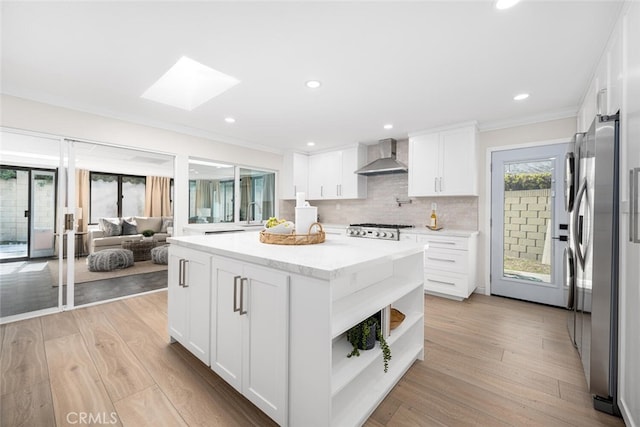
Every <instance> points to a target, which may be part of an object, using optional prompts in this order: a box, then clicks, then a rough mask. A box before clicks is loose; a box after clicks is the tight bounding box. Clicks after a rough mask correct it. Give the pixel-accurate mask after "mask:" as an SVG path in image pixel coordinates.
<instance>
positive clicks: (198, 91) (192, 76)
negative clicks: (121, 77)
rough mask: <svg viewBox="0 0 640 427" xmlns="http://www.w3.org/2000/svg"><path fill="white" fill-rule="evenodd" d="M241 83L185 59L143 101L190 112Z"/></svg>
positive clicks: (147, 93) (145, 94) (144, 95)
mask: <svg viewBox="0 0 640 427" xmlns="http://www.w3.org/2000/svg"><path fill="white" fill-rule="evenodd" d="M238 83H240V80H238V79H236V78H235V77H232V76H228V75H226V74H224V73H221V72H220V71H216V70H214V69H213V68H209V67H207V66H206V65H203V64H201V63H199V62H197V61H194V60H193V59H190V58H187V57H186V56H183V57H182V58H180V59H179V60H178V62H176V63H175V64H174V65H173V67H171V68H170V69H169V71H167V72H166V73H164V75H163V76H162V77H160V78H159V79H158V81H157V82H155V83H154V84H153V85H151V87H150V88H149V89H147V90H146V91H145V92H144V93H143V94H142V98H145V99H149V100H151V101H155V102H160V103H162V104H167V105H171V106H172V107H177V108H182V109H184V110H187V111H191V110H193V109H194V108H196V107H198V106H200V105H202V104H204V103H205V102H207V101H208V100H210V99H211V98H213V97H215V96H218V95H220V94H221V93H223V92H224V91H226V90H228V89H230V88H232V87H233V86H235V85H237V84H238Z"/></svg>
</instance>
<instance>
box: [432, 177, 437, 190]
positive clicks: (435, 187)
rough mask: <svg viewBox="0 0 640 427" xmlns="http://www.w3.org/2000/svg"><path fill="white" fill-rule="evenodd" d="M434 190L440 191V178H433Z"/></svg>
mask: <svg viewBox="0 0 640 427" xmlns="http://www.w3.org/2000/svg"><path fill="white" fill-rule="evenodd" d="M433 192H434V193H437V192H438V178H437V177H436V178H433Z"/></svg>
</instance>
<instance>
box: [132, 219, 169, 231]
mask: <svg viewBox="0 0 640 427" xmlns="http://www.w3.org/2000/svg"><path fill="white" fill-rule="evenodd" d="M133 219H134V220H135V221H136V224H138V230H140V232H143V231H144V230H153V231H154V232H155V233H159V232H160V228H161V227H162V218H161V217H159V216H148V217H144V216H136V217H134V218H133Z"/></svg>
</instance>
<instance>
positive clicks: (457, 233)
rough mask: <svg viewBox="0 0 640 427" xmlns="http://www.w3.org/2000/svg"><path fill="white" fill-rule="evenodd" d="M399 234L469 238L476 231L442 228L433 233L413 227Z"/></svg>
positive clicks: (426, 229) (424, 228)
mask: <svg viewBox="0 0 640 427" xmlns="http://www.w3.org/2000/svg"><path fill="white" fill-rule="evenodd" d="M400 233H401V234H402V233H411V234H428V235H431V236H451V237H470V236H473V235H475V234H478V231H476V230H453V229H449V228H443V229H442V230H438V231H433V230H429V229H428V228H427V227H414V228H403V229H402V230H400Z"/></svg>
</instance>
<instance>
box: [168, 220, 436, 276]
mask: <svg viewBox="0 0 640 427" xmlns="http://www.w3.org/2000/svg"><path fill="white" fill-rule="evenodd" d="M167 241H168V242H170V243H171V244H175V245H180V246H184V247H186V248H191V249H196V250H200V251H203V252H208V253H211V254H213V255H221V256H226V257H229V258H234V259H237V260H240V261H246V262H250V263H253V264H257V265H262V266H265V267H270V268H275V269H278V270H284V271H288V272H291V273H296V274H301V275H304V276H309V277H315V278H318V279H322V280H331V279H335V278H337V277H339V276H342V275H346V274H351V273H354V272H358V271H362V270H365V269H367V268H368V267H370V266H373V265H376V264H378V263H379V262H381V261H386V260H393V259H397V258H402V257H405V256H409V255H413V254H417V253H422V251H423V250H424V245H419V244H416V243H413V242H406V241H384V240H374V239H359V238H355V237H346V236H341V235H335V234H327V236H326V240H325V242H324V243H320V244H316V245H271V244H265V243H260V240H259V233H258V232H257V231H249V232H246V233H221V234H213V235H203V236H185V237H171V238H168V239H167Z"/></svg>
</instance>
